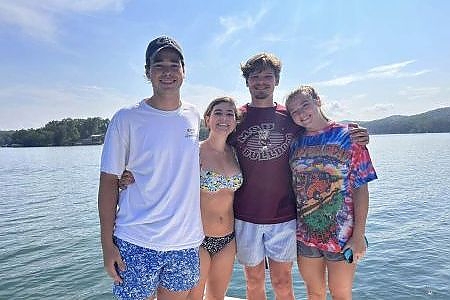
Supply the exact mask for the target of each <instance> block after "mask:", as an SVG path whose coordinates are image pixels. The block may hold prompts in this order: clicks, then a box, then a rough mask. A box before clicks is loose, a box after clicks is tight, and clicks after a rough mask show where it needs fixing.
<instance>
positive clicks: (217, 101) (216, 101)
mask: <svg viewBox="0 0 450 300" xmlns="http://www.w3.org/2000/svg"><path fill="white" fill-rule="evenodd" d="M220 103H230V104H231V105H232V106H233V111H234V116H235V118H236V121H237V120H238V119H239V112H238V109H237V107H236V102H234V99H233V98H231V97H228V96H224V97H218V98H216V99H214V100H213V101H211V103H209V105H208V107H207V108H206V110H205V113H204V114H203V120H205V122H206V117H210V116H211V113H212V111H213V109H214V106H216V105H217V104H220Z"/></svg>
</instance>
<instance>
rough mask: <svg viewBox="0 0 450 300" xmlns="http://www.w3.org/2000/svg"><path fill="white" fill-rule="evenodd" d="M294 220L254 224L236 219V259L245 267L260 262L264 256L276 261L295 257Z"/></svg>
mask: <svg viewBox="0 0 450 300" xmlns="http://www.w3.org/2000/svg"><path fill="white" fill-rule="evenodd" d="M296 223H297V222H296V220H291V221H288V222H284V223H278V224H254V223H250V222H245V221H241V220H238V219H236V220H235V224H234V228H235V234H236V246H237V254H236V256H237V259H238V261H239V263H241V264H243V265H244V266H247V267H254V266H256V265H258V264H260V263H261V262H262V261H263V260H264V257H265V256H267V257H268V258H270V259H272V260H274V261H276V262H294V261H296V259H297V237H296Z"/></svg>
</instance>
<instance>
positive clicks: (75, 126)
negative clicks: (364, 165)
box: [0, 107, 450, 147]
mask: <svg viewBox="0 0 450 300" xmlns="http://www.w3.org/2000/svg"><path fill="white" fill-rule="evenodd" d="M356 122H357V123H359V124H360V125H361V126H364V127H367V129H368V130H369V133H370V134H391V133H426V132H450V107H444V108H439V109H435V110H431V111H428V112H425V113H422V114H417V115H412V116H390V117H387V118H384V119H379V120H374V121H368V122H363V121H356ZM108 124H109V120H108V119H102V118H99V117H96V118H88V119H70V118H68V119H63V120H61V121H51V122H49V123H47V124H46V125H45V126H44V127H42V128H39V129H21V130H16V131H14V130H11V131H0V145H15V146H24V147H32V146H69V145H77V144H80V141H83V140H86V139H89V138H90V137H92V136H93V135H104V134H105V133H106V129H107V127H108ZM208 134H209V130H208V128H206V127H205V123H204V121H203V120H202V122H201V126H200V140H204V139H206V138H207V137H208ZM99 143H100V142H99ZM81 144H83V143H81Z"/></svg>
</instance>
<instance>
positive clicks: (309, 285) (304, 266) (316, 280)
mask: <svg viewBox="0 0 450 300" xmlns="http://www.w3.org/2000/svg"><path fill="white" fill-rule="evenodd" d="M297 263H298V270H299V271H300V274H301V275H302V278H303V281H304V282H305V286H306V292H307V294H308V300H325V299H326V295H327V291H326V282H325V267H326V264H325V259H324V258H309V257H304V256H298V257H297Z"/></svg>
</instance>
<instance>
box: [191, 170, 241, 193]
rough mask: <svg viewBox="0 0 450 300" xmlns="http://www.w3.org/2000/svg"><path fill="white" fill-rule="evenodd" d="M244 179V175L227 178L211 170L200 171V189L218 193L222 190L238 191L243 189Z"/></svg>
mask: <svg viewBox="0 0 450 300" xmlns="http://www.w3.org/2000/svg"><path fill="white" fill-rule="evenodd" d="M243 180H244V178H243V176H242V173H239V174H236V175H232V176H226V175H223V174H219V173H217V172H214V171H210V170H203V169H200V189H202V190H205V191H208V192H211V193H216V192H218V191H219V190H222V189H229V190H232V191H236V190H237V189H238V188H240V187H241V185H242V182H243Z"/></svg>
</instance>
